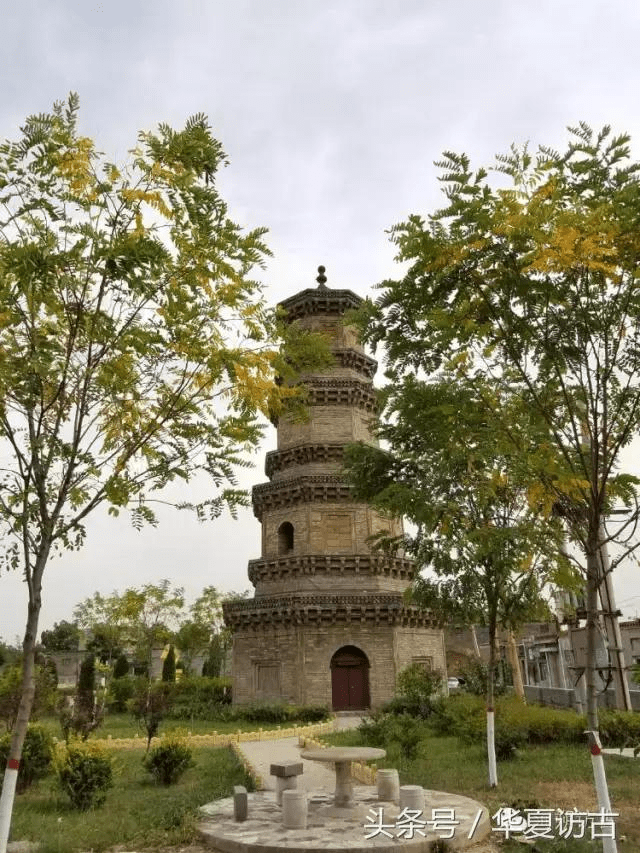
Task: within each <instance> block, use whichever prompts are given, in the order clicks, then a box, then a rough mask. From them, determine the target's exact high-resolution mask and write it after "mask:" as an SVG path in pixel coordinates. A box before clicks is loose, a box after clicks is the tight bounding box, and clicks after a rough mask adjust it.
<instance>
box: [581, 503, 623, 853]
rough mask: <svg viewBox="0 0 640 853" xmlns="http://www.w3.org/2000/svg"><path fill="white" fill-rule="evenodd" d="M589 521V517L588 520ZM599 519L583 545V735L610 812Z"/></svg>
mask: <svg viewBox="0 0 640 853" xmlns="http://www.w3.org/2000/svg"><path fill="white" fill-rule="evenodd" d="M590 521H591V520H590ZM598 532H599V519H595V524H593V523H591V524H590V530H589V538H588V543H587V545H588V548H587V660H586V682H587V737H588V740H589V752H590V753H591V765H592V769H593V778H594V783H595V788H596V796H597V800H598V808H599V809H601V810H603V811H606V812H610V811H611V801H610V799H609V787H608V785H607V777H606V773H605V768H604V760H603V758H602V748H601V744H600V734H599V732H598V726H599V723H598V696H597V686H596V648H597V633H598V584H599V580H600V578H599V563H598V561H599V551H598ZM602 849H603V853H616V851H617V849H618V848H617V845H616V842H615V840H614V839H613V838H603V840H602Z"/></svg>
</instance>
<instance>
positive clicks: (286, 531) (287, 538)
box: [278, 521, 293, 557]
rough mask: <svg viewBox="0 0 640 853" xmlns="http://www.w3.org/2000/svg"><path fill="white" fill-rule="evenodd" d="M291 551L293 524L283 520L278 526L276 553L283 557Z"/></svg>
mask: <svg viewBox="0 0 640 853" xmlns="http://www.w3.org/2000/svg"><path fill="white" fill-rule="evenodd" d="M292 551H293V524H291V522H290V521H285V522H283V523H282V524H281V525H280V527H279V528H278V555H279V556H280V557H284V556H286V555H287V554H290V553H291V552H292Z"/></svg>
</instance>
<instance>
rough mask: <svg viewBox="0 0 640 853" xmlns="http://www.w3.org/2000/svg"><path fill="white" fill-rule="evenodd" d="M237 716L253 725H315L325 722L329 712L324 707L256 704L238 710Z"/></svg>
mask: <svg viewBox="0 0 640 853" xmlns="http://www.w3.org/2000/svg"><path fill="white" fill-rule="evenodd" d="M238 715H239V716H241V717H242V719H245V720H249V721H250V722H253V723H288V722H293V721H295V720H298V721H300V722H304V723H317V722H320V721H321V720H326V719H327V718H328V716H329V711H328V709H327V708H326V707H325V706H324V705H281V704H275V705H263V704H256V705H247V706H245V707H242V708H239V709H238Z"/></svg>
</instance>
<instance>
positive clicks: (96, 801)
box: [57, 744, 113, 811]
mask: <svg viewBox="0 0 640 853" xmlns="http://www.w3.org/2000/svg"><path fill="white" fill-rule="evenodd" d="M57 773H58V783H59V785H60V788H61V789H62V791H63V792H64V793H65V794H66V795H67V796H68V797H69V799H70V800H71V805H72V806H73V808H75V809H79V810H80V811H87V809H90V808H95V807H97V806H101V805H102V804H103V803H104V801H105V800H106V798H107V791H108V790H109V788H112V787H113V768H112V765H111V758H110V756H109V754H108V753H107V752H105V751H104V750H102V749H100V748H99V747H96V746H95V745H94V744H91V745H88V744H83V745H80V744H71V745H68V746H67V750H66V752H65V754H64V756H63V757H62V758H60V759H59V761H58V765H57Z"/></svg>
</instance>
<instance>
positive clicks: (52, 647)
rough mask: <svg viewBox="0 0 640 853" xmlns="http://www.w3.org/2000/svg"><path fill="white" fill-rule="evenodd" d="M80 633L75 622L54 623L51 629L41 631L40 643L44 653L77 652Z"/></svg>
mask: <svg viewBox="0 0 640 853" xmlns="http://www.w3.org/2000/svg"><path fill="white" fill-rule="evenodd" d="M80 636H81V632H80V629H79V628H78V626H77V625H76V624H75V622H67V621H66V620H64V619H63V620H62V622H54V625H53V628H51V629H50V630H49V631H43V632H42V634H41V636H40V643H41V645H42V647H43V649H44V650H45V651H46V652H77V651H78V646H79V644H80Z"/></svg>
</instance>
